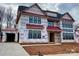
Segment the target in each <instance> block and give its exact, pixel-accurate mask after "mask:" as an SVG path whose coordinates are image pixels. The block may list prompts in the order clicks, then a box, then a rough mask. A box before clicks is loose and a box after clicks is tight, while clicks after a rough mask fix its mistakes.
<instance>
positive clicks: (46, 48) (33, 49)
mask: <svg viewBox="0 0 79 59" xmlns="http://www.w3.org/2000/svg"><path fill="white" fill-rule="evenodd" d="M21 45H25V44H21ZM30 45H31V46H30ZM23 48H24V49H25V50H26V51H27V52H28V53H29V54H30V55H39V54H42V55H48V54H65V53H79V44H77V43H62V44H61V45H49V44H48V45H47V44H46V45H45V44H44V45H40V44H38V45H35V44H26V45H25V46H23ZM39 52H40V53H39Z"/></svg>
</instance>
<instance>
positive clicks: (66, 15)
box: [62, 14, 72, 19]
mask: <svg viewBox="0 0 79 59" xmlns="http://www.w3.org/2000/svg"><path fill="white" fill-rule="evenodd" d="M62 18H64V19H72V18H71V17H70V16H69V15H68V14H65V15H64V16H63V17H62Z"/></svg>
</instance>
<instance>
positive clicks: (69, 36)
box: [63, 33, 74, 40]
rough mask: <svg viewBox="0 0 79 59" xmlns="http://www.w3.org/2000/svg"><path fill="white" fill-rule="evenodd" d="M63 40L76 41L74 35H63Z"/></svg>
mask: <svg viewBox="0 0 79 59" xmlns="http://www.w3.org/2000/svg"><path fill="white" fill-rule="evenodd" d="M63 39H64V40H73V39H74V36H73V33H63Z"/></svg>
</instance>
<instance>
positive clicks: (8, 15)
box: [6, 7, 13, 28]
mask: <svg viewBox="0 0 79 59" xmlns="http://www.w3.org/2000/svg"><path fill="white" fill-rule="evenodd" d="M6 19H7V28H11V25H12V23H11V21H12V20H13V12H12V8H11V7H9V8H8V9H7V11H6Z"/></svg>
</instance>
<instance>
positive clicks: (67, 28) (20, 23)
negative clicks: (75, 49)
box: [4, 4, 75, 43]
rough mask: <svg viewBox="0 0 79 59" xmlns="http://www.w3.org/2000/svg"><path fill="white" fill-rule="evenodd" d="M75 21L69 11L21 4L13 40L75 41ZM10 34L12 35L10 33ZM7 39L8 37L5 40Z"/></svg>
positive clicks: (21, 41) (35, 41) (22, 41)
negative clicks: (62, 11)
mask: <svg viewBox="0 0 79 59" xmlns="http://www.w3.org/2000/svg"><path fill="white" fill-rule="evenodd" d="M73 22H74V20H73V18H72V17H71V15H70V14H69V13H65V14H60V13H58V12H53V11H45V10H42V9H41V8H40V7H39V6H38V5H37V4H34V5H32V6H30V7H26V6H19V8H18V12H17V19H16V24H17V25H16V28H17V32H16V34H15V37H16V39H12V41H17V42H19V43H50V42H51V43H62V42H75V39H74V27H73ZM8 35H9V37H10V34H8ZM12 36H13V35H12ZM6 40H8V39H5V40H4V41H6ZM8 41H9V40H8Z"/></svg>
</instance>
